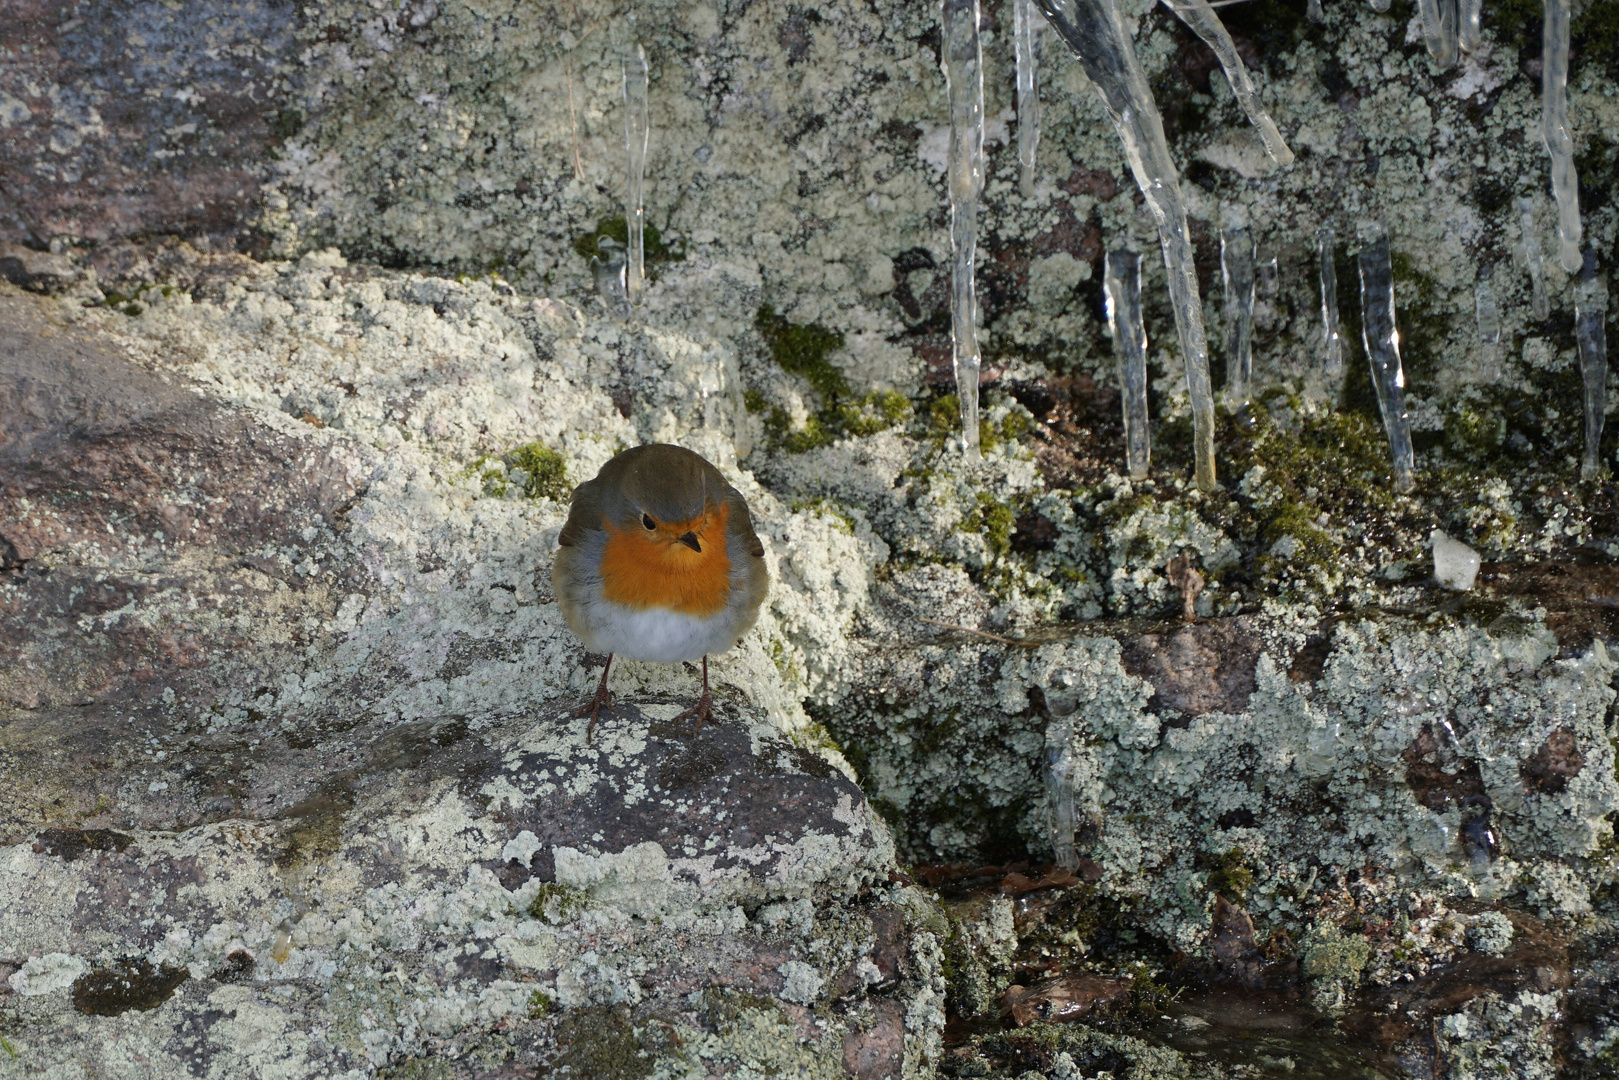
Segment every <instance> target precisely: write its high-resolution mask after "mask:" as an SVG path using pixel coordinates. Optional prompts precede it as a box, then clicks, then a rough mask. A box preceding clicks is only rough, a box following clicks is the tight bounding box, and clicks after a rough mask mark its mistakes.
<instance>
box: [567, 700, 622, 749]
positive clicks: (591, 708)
mask: <svg viewBox="0 0 1619 1080" xmlns="http://www.w3.org/2000/svg"><path fill="white" fill-rule="evenodd" d="M603 712H605V713H606V714H607V715H608V716H617V715H618V714H617V713H616V712H614V711H613V694H612V692H611V691H609V690H607V689H605V688H604V689H600V690H597V691H596V692H595V693H594V694H592V695H591V696H590V700H589V701H587V702H585V703H584V704H583V705H581V706H579V707H578V708H577V709H575V710H574V711H573V716H574V719H578V718H579V717H581V716H589V717H590V723H588V724H586V725H585V741H586V742H589V741H590V737H591V735H592V734H593V733H594V732H595V730H596V717H597V716H598V715H599V714H601V713H603Z"/></svg>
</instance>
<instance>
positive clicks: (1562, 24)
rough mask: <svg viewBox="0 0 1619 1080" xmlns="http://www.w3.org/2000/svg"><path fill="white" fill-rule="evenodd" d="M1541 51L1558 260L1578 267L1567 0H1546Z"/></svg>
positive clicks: (1544, 134) (1544, 135) (1543, 133)
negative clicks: (1555, 213) (1555, 210)
mask: <svg viewBox="0 0 1619 1080" xmlns="http://www.w3.org/2000/svg"><path fill="white" fill-rule="evenodd" d="M1545 5H1546V21H1545V24H1544V26H1543V36H1542V39H1541V53H1540V137H1541V141H1542V142H1544V143H1545V144H1546V153H1547V154H1548V155H1549V156H1550V157H1551V159H1552V198H1554V199H1556V200H1557V261H1558V262H1559V263H1561V264H1562V266H1563V269H1564V270H1567V271H1568V272H1569V273H1571V274H1572V273H1574V271H1576V270H1578V269H1579V268H1580V184H1579V179H1578V178H1577V177H1576V176H1575V175H1574V139H1573V138H1572V137H1571V136H1570V135H1569V133H1568V17H1569V16H1568V0H1545Z"/></svg>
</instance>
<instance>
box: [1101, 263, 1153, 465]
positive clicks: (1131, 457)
mask: <svg viewBox="0 0 1619 1080" xmlns="http://www.w3.org/2000/svg"><path fill="white" fill-rule="evenodd" d="M1102 288H1103V292H1104V293H1105V294H1106V296H1107V325H1108V330H1109V331H1110V332H1111V333H1112V335H1113V355H1114V357H1115V358H1116V359H1117V361H1118V365H1119V397H1120V399H1121V401H1122V403H1123V407H1124V460H1125V465H1126V467H1127V468H1128V469H1129V472H1130V479H1132V480H1145V479H1146V478H1147V470H1148V466H1149V465H1150V464H1151V462H1152V429H1151V428H1150V427H1149V426H1148V422H1147V328H1146V324H1145V323H1144V322H1143V321H1142V317H1141V256H1140V254H1139V253H1137V252H1134V251H1130V250H1128V249H1123V248H1121V249H1120V250H1118V251H1110V252H1108V253H1107V263H1106V271H1105V274H1104V276H1103V280H1102Z"/></svg>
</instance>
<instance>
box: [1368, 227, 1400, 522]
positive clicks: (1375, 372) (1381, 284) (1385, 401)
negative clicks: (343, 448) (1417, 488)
mask: <svg viewBox="0 0 1619 1080" xmlns="http://www.w3.org/2000/svg"><path fill="white" fill-rule="evenodd" d="M1360 239H1361V249H1360V328H1361V341H1362V342H1363V343H1364V344H1365V346H1366V359H1367V360H1369V361H1370V362H1371V365H1372V386H1373V387H1374V388H1375V389H1376V390H1377V409H1378V411H1379V412H1380V413H1382V414H1383V429H1384V430H1385V431H1387V432H1388V437H1389V456H1390V457H1391V458H1392V460H1393V463H1394V490H1395V491H1398V492H1407V491H1410V490H1411V487H1412V479H1411V472H1412V467H1413V455H1412V451H1411V425H1410V420H1409V419H1408V418H1407V416H1406V412H1405V371H1404V369H1403V368H1402V367H1401V366H1400V331H1399V330H1398V329H1397V328H1396V326H1395V320H1394V267H1393V261H1392V259H1391V258H1390V255H1389V235H1388V230H1387V229H1386V228H1385V227H1384V225H1383V223H1382V222H1381V221H1373V222H1367V223H1365V224H1363V225H1362V226H1361V229H1360Z"/></svg>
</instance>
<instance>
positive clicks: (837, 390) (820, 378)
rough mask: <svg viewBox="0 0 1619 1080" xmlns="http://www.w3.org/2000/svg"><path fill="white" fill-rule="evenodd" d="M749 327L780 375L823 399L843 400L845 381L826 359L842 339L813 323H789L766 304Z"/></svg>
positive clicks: (840, 373) (835, 332)
mask: <svg viewBox="0 0 1619 1080" xmlns="http://www.w3.org/2000/svg"><path fill="white" fill-rule="evenodd" d="M753 325H754V326H755V327H756V328H757V329H758V331H759V333H760V334H761V335H763V336H764V339H765V346H766V347H767V348H768V349H769V350H770V358H771V359H772V360H774V361H775V362H776V364H777V366H779V367H780V368H781V369H782V370H783V371H785V372H788V373H789V374H792V375H798V376H800V377H801V378H803V379H806V380H808V382H809V384H810V385H811V386H813V387H815V390H816V392H817V393H819V394H820V395H821V396H822V397H823V398H839V397H847V396H848V395H849V393H850V392H851V389H850V386H849V381H848V380H847V379H845V378H844V377H843V373H842V372H841V371H839V370H838V369H837V368H836V367H834V366H833V365H832V362H831V361H830V360H829V359H828V358H829V357H830V356H831V355H832V354H833V353H835V352H837V351H838V350H839V349H841V348H843V335H842V334H840V333H838V332H837V331H836V330H828V329H827V328H826V327H824V326H819V325H817V324H815V323H792V322H788V321H787V320H786V319H785V318H783V317H782V316H780V315H777V314H776V309H775V308H773V307H771V306H770V305H769V304H764V305H762V306H761V307H760V308H759V310H758V312H757V313H756V314H755V315H754V319H753Z"/></svg>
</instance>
